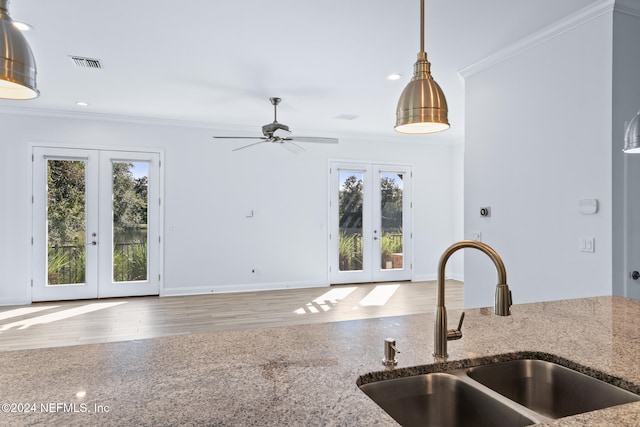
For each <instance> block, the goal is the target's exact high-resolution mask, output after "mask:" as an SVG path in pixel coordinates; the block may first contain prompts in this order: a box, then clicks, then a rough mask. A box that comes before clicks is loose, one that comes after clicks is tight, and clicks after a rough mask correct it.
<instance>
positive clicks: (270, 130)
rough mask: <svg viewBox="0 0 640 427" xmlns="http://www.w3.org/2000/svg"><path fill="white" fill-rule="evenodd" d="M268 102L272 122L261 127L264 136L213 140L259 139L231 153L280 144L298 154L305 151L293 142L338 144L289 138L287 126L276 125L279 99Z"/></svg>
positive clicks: (315, 138)
mask: <svg viewBox="0 0 640 427" xmlns="http://www.w3.org/2000/svg"><path fill="white" fill-rule="evenodd" d="M269 101H271V105H273V122H272V123H269V124H266V125H264V126H262V134H263V135H264V136H261V137H252V136H214V138H216V139H259V141H256V142H254V143H252V144H249V145H244V146H242V147H239V148H236V149H234V150H232V151H238V150H242V149H243V148H248V147H252V146H254V145H258V144H264V143H275V144H280V145H281V146H282V147H283V148H286V149H287V150H289V151H291V152H293V153H300V152H302V151H305V150H304V148H302V147H301V146H299V145H298V144H296V143H295V142H320V143H325V144H337V143H338V139H336V138H322V137H315V136H289V134H290V133H291V131H290V130H289V126H287V125H284V124H282V123H278V104H280V101H282V100H281V99H280V98H269ZM294 141H295V142H294Z"/></svg>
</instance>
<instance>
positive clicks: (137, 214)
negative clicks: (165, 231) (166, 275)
mask: <svg viewBox="0 0 640 427" xmlns="http://www.w3.org/2000/svg"><path fill="white" fill-rule="evenodd" d="M112 172H113V181H112V183H113V186H112V188H113V194H112V196H113V198H112V200H113V206H112V214H113V281H114V282H132V281H145V280H147V271H148V257H147V245H148V236H147V226H148V223H147V212H148V183H149V163H148V162H124V161H123V162H112Z"/></svg>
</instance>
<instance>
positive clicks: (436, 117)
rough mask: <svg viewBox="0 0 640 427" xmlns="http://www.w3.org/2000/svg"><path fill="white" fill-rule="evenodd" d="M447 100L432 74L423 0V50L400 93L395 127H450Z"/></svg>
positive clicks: (422, 129)
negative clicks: (427, 49) (425, 31)
mask: <svg viewBox="0 0 640 427" xmlns="http://www.w3.org/2000/svg"><path fill="white" fill-rule="evenodd" d="M447 116H448V108H447V100H446V98H445V96H444V93H443V92H442V89H441V88H440V85H438V83H437V82H436V81H435V80H434V79H433V77H432V76H431V63H430V62H429V61H428V60H427V53H426V52H425V50H424V0H421V1H420V52H418V60H417V61H416V63H415V65H414V67H413V78H412V79H411V81H410V82H409V84H407V87H405V89H404V91H403V92H402V94H401V95H400V99H399V101H398V107H397V109H396V126H395V130H396V131H398V132H400V133H410V134H422V133H435V132H441V131H443V130H447V129H449V119H448V117H447Z"/></svg>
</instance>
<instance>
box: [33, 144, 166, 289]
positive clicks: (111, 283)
mask: <svg viewBox="0 0 640 427" xmlns="http://www.w3.org/2000/svg"><path fill="white" fill-rule="evenodd" d="M32 160H33V198H32V203H33V225H32V230H33V235H32V250H33V252H32V260H33V266H32V271H33V273H32V274H33V278H32V300H33V301H46V300H68V299H84V298H106V297H116V296H133V295H157V294H158V293H159V282H160V275H159V271H160V265H159V262H160V239H159V236H160V231H159V230H160V228H159V221H160V208H159V201H160V189H159V182H160V159H159V154H158V153H143V152H128V151H105V150H81V149H68V148H53V147H34V148H33V156H32Z"/></svg>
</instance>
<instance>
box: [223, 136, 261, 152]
mask: <svg viewBox="0 0 640 427" xmlns="http://www.w3.org/2000/svg"><path fill="white" fill-rule="evenodd" d="M265 142H267V141H266V140H264V139H263V140H262V141H258V142H254V143H253V144H249V145H243V146H242V147H238V148H234V149H233V150H231V151H238V150H242V149H244V148H249V147H253V146H254V145H258V144H264V143H265Z"/></svg>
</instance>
